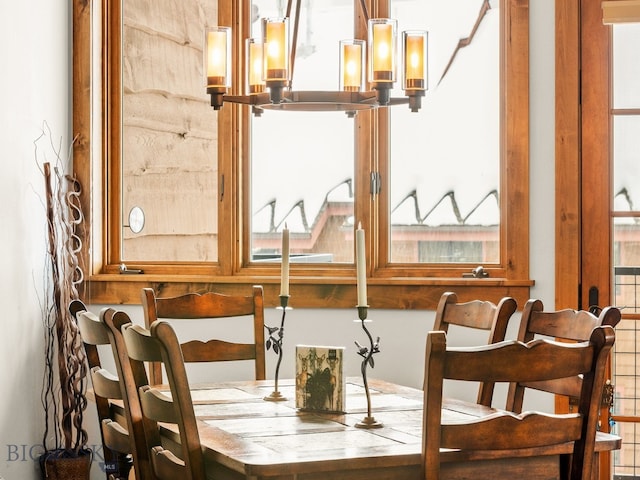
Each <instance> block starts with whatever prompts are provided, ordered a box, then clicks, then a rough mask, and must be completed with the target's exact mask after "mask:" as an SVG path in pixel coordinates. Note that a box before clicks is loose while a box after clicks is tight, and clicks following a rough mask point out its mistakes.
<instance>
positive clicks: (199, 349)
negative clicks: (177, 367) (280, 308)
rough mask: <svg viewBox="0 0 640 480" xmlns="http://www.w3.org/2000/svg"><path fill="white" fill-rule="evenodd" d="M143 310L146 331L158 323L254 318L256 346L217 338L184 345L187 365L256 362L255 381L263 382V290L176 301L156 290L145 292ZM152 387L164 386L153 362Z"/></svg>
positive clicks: (184, 297) (185, 297)
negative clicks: (249, 293)
mask: <svg viewBox="0 0 640 480" xmlns="http://www.w3.org/2000/svg"><path fill="white" fill-rule="evenodd" d="M142 307H143V310H144V318H145V326H146V328H147V329H149V328H150V327H151V325H152V324H153V323H154V322H155V321H156V320H158V319H165V320H170V321H171V322H172V323H174V322H177V321H179V320H193V319H202V320H208V321H209V322H210V321H211V320H215V319H220V318H229V317H243V316H249V317H253V342H252V343H234V342H230V341H225V340H222V339H218V338H214V339H210V340H200V339H198V340H192V341H189V342H185V343H182V345H181V346H182V352H183V356H184V361H185V362H187V363H189V362H219V361H231V360H253V361H254V362H255V379H256V380H264V379H265V378H266V372H265V343H264V298H263V292H262V287H261V286H257V285H256V286H254V287H253V291H252V294H251V295H246V296H245V295H225V294H221V293H216V292H207V293H203V294H200V293H188V294H185V295H180V296H177V297H166V298H165V297H157V296H156V294H155V292H154V291H153V289H151V288H143V289H142ZM149 381H150V384H151V385H158V384H161V383H162V370H161V366H160V364H159V363H157V362H154V363H152V364H151V366H150V369H149Z"/></svg>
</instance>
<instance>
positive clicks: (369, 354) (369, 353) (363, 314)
mask: <svg viewBox="0 0 640 480" xmlns="http://www.w3.org/2000/svg"><path fill="white" fill-rule="evenodd" d="M368 308H369V307H368V306H367V305H358V318H360V322H361V324H362V329H363V330H364V332H365V333H366V334H367V337H368V338H369V346H368V347H365V346H363V345H360V344H359V343H358V342H357V341H356V342H355V344H356V347H358V355H360V356H361V357H362V364H361V366H360V371H361V372H362V382H363V384H364V392H365V394H366V396H367V416H366V417H364V418H363V419H362V420H360V421H359V422H358V423H356V427H357V428H380V427H382V423H380V422H378V421H377V420H376V419H375V418H373V416H372V415H371V396H370V394H369V384H368V383H367V366H370V367H371V368H373V367H374V361H373V355H375V354H376V353H378V352H380V337H378V338H377V339H376V341H375V342H374V341H373V337H372V336H371V333H369V330H368V329H367V326H366V325H365V321H366V319H367V310H368Z"/></svg>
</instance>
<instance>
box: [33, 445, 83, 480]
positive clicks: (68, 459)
mask: <svg viewBox="0 0 640 480" xmlns="http://www.w3.org/2000/svg"><path fill="white" fill-rule="evenodd" d="M92 459H93V455H92V452H91V450H82V451H81V452H80V454H79V455H77V456H74V454H73V453H72V452H67V451H66V450H52V451H50V452H45V453H44V454H42V455H41V456H40V458H39V461H40V478H42V479H43V480H89V478H90V472H91V460H92Z"/></svg>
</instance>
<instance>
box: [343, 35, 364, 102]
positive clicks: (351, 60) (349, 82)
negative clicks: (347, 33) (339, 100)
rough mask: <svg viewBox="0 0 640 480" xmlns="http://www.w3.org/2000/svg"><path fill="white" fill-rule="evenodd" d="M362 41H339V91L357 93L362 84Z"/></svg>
mask: <svg viewBox="0 0 640 480" xmlns="http://www.w3.org/2000/svg"><path fill="white" fill-rule="evenodd" d="M365 46H366V42H365V41H364V40H340V87H339V88H340V90H343V91H345V92H359V91H361V90H362V85H363V84H364V62H365Z"/></svg>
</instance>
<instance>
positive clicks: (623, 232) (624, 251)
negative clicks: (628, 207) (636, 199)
mask: <svg viewBox="0 0 640 480" xmlns="http://www.w3.org/2000/svg"><path fill="white" fill-rule="evenodd" d="M613 242H614V286H615V305H617V306H619V307H621V308H623V310H622V311H623V313H638V312H640V217H617V218H614V225H613Z"/></svg>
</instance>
